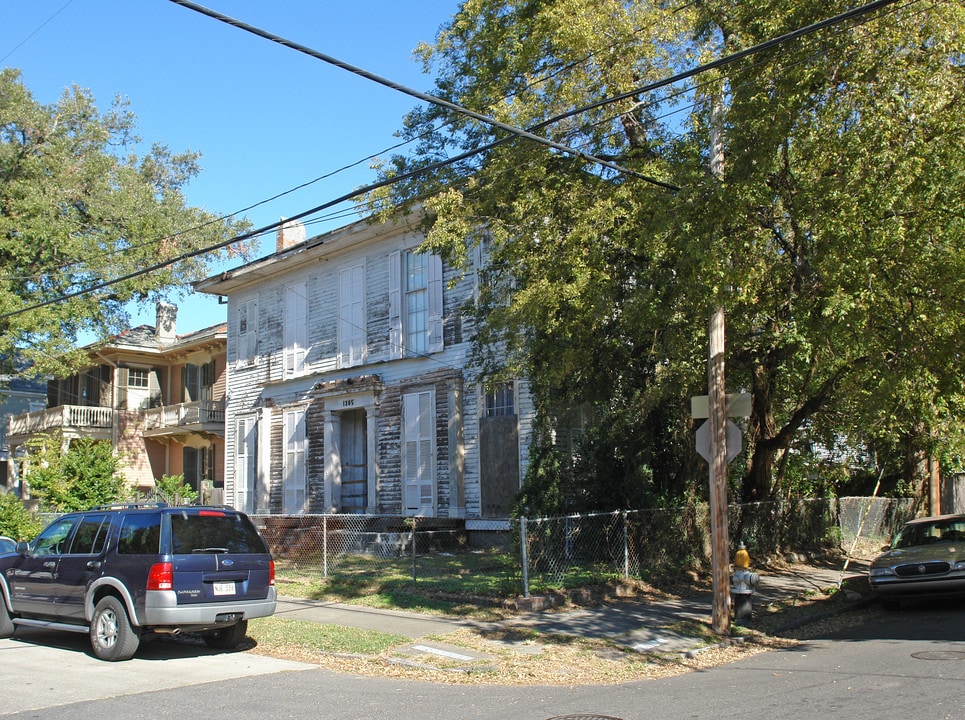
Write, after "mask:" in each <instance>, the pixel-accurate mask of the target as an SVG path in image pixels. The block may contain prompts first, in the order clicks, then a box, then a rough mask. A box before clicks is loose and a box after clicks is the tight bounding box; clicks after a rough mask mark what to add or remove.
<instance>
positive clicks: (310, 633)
mask: <svg viewBox="0 0 965 720" xmlns="http://www.w3.org/2000/svg"><path fill="white" fill-rule="evenodd" d="M248 635H249V636H250V637H251V638H253V639H254V640H255V641H257V643H258V645H259V646H261V647H262V648H263V649H265V650H269V651H270V650H280V649H282V648H301V649H305V650H314V651H320V652H326V653H343V654H352V655H378V654H380V653H383V652H385V651H386V650H388V649H389V648H392V647H395V646H397V645H402V644H404V643H406V642H408V640H409V639H408V638H407V637H404V636H402V635H393V634H392V633H384V632H379V631H377V630H361V629H359V628H351V627H344V626H341V625H325V624H321V623H311V622H303V621H301V620H287V619H283V618H276V617H267V618H256V619H254V620H252V621H251V622H249V623H248Z"/></svg>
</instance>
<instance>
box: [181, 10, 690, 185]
mask: <svg viewBox="0 0 965 720" xmlns="http://www.w3.org/2000/svg"><path fill="white" fill-rule="evenodd" d="M170 2H173V3H174V4H175V5H181V6H182V7H185V8H188V9H189V10H194V11H195V12H198V13H201V14H202V15H207V16H208V17H210V18H213V19H215V20H218V21H219V22H223V23H225V24H227V25H231V26H232V27H235V28H238V29H239V30H244V31H245V32H249V33H251V34H252V35H256V36H258V37H261V38H264V39H266V40H270V41H271V42H274V43H277V44H279V45H283V46H284V47H287V48H290V49H292V50H295V51H297V52H300V53H303V54H305V55H308V56H310V57H313V58H315V59H316V60H321V61H323V62H326V63H329V64H330V65H334V66H335V67H337V68H340V69H342V70H346V71H348V72H350V73H354V74H355V75H358V76H359V77H362V78H365V79H366V80H371V81H372V82H375V83H378V84H379V85H384V86H385V87H387V88H390V89H392V90H396V91H398V92H401V93H404V94H405V95H409V96H410V97H413V98H415V99H416V100H419V101H421V102H427V103H429V104H431V105H437V106H439V107H443V108H446V109H447V110H452V111H453V112H457V113H459V114H461V115H465V116H467V117H470V118H472V119H474V120H478V121H479V122H482V123H485V124H486V125H490V126H492V127H495V128H498V129H500V130H504V131H506V132H508V133H510V134H511V135H514V136H516V137H520V138H524V139H526V140H530V141H532V142H536V143H539V144H541V145H546V146H547V147H550V148H553V149H554V150H558V151H560V152H562V153H565V154H567V155H573V156H575V157H578V158H580V159H581V160H585V161H586V162H591V163H594V164H596V165H600V166H602V167H605V168H609V169H610V170H615V171H616V172H618V173H620V174H621V175H629V176H631V177H635V178H637V179H638V180H643V181H645V182H649V183H652V184H654V185H659V186H661V187H665V188H667V189H668V190H677V189H679V188H676V187H674V186H672V185H669V184H668V183H665V182H663V181H661V180H657V179H656V178H652V177H648V176H647V175H643V174H642V173H638V172H637V171H635V170H630V169H629V168H625V167H623V166H622V165H619V164H617V163H615V162H613V161H611V160H606V159H604V158H599V157H597V156H595V155H591V154H589V153H586V152H583V151H582V150H577V149H576V148H572V147H570V146H568V145H564V144H562V143H558V142H556V141H554V140H550V139H549V138H545V137H542V136H540V135H535V134H533V133H532V132H529V131H528V130H523V129H521V128H517V127H514V126H512V125H509V124H507V123H504V122H501V121H499V120H496V119H495V118H493V117H490V116H488V115H483V114H482V113H477V112H476V111H474V110H470V109H469V108H467V107H463V106H462V105H458V104H456V103H453V102H450V101H448V100H444V99H442V98H440V97H437V96H435V95H430V94H428V93H424V92H421V91H419V90H415V89H413V88H410V87H408V86H407V85H402V84H401V83H397V82H395V81H394V80H389V79H388V78H384V77H382V76H381V75H376V74H375V73H371V72H369V71H368V70H363V69H362V68H360V67H357V66H355V65H351V64H350V63H347V62H344V61H342V60H338V59H337V58H334V57H332V56H331V55H326V54H325V53H323V52H319V51H318V50H313V49H312V48H310V47H307V46H305V45H302V44H300V43H297V42H294V41H293V40H288V39H287V38H283V37H281V36H279V35H275V34H274V33H270V32H268V31H267V30H262V29H261V28H258V27H255V26H254V25H249V24H248V23H246V22H242V21H241V20H237V19H235V18H233V17H231V16H229V15H224V14H223V13H219V12H217V11H216V10H212V9H210V8H207V7H205V6H204V5H198V4H197V3H194V2H190V1H189V0H170Z"/></svg>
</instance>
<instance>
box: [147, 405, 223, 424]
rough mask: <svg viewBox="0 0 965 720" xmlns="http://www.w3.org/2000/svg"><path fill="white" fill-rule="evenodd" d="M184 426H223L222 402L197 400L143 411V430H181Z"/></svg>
mask: <svg viewBox="0 0 965 720" xmlns="http://www.w3.org/2000/svg"><path fill="white" fill-rule="evenodd" d="M186 425H224V401H223V400H197V401H195V402H189V403H179V404H178V405H165V406H163V407H159V408H151V409H150V410H145V411H144V429H145V430H163V429H167V428H170V429H175V428H182V429H183V428H184V427H185V426H186Z"/></svg>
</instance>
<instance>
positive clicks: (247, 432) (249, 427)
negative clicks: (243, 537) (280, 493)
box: [234, 417, 261, 513]
mask: <svg viewBox="0 0 965 720" xmlns="http://www.w3.org/2000/svg"><path fill="white" fill-rule="evenodd" d="M257 439H258V425H257V423H256V422H255V419H254V418H252V417H246V418H239V419H238V434H237V436H236V437H235V478H234V493H235V505H234V506H235V507H236V508H237V509H239V510H242V511H244V512H246V513H251V512H253V511H256V510H261V508H257V507H253V505H254V503H253V502H252V495H253V492H252V491H253V488H254V484H255V473H256V470H257V467H256V463H257V452H258V451H257Z"/></svg>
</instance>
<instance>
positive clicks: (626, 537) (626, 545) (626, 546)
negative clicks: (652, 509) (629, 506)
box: [620, 510, 630, 580]
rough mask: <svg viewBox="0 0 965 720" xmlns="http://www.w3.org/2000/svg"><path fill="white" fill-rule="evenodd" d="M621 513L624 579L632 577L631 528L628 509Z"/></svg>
mask: <svg viewBox="0 0 965 720" xmlns="http://www.w3.org/2000/svg"><path fill="white" fill-rule="evenodd" d="M620 514H621V515H622V516H623V579H624V580H629V579H630V530H629V527H628V525H629V519H628V518H627V511H626V510H621V511H620Z"/></svg>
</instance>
